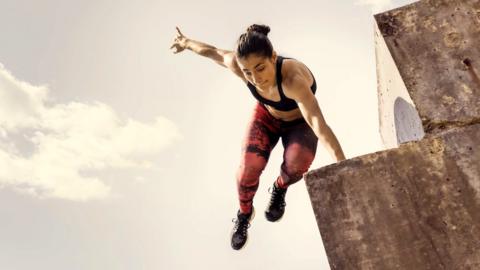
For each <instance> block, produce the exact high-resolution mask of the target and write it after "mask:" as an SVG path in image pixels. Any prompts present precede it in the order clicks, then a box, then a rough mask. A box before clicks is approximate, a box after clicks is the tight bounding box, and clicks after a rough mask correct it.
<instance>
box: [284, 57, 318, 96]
mask: <svg viewBox="0 0 480 270" xmlns="http://www.w3.org/2000/svg"><path fill="white" fill-rule="evenodd" d="M312 84H313V76H312V74H311V73H310V71H309V69H308V68H307V66H306V65H305V64H304V63H302V62H300V61H298V60H295V59H284V60H283V64H282V86H283V88H284V93H285V95H286V96H287V97H289V98H290V95H291V96H295V93H293V92H294V91H298V88H303V89H305V87H307V88H310V86H311V85H312Z"/></svg>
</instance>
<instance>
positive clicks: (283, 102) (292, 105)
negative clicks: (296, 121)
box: [247, 55, 317, 111]
mask: <svg viewBox="0 0 480 270" xmlns="http://www.w3.org/2000/svg"><path fill="white" fill-rule="evenodd" d="M283 59H293V58H289V57H282V56H280V55H279V56H277V63H276V74H277V76H276V80H277V88H278V93H279V94H280V101H272V100H269V99H266V98H264V97H262V96H261V95H260V94H258V92H257V88H256V87H255V86H254V85H253V84H251V83H250V82H247V86H248V88H249V89H250V92H252V94H253V96H254V97H255V98H256V99H257V100H258V101H260V102H262V103H264V104H267V105H269V106H272V107H273V108H275V109H277V110H279V111H290V110H294V109H296V108H298V105H297V102H296V101H295V100H293V99H291V98H288V97H286V96H285V95H284V94H283V89H282V63H283ZM309 71H310V70H309ZM310 74H312V72H311V71H310ZM312 77H313V84H312V86H311V87H310V89H312V92H313V93H314V94H315V91H316V90H317V83H316V81H315V77H314V76H313V74H312Z"/></svg>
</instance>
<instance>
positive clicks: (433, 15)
mask: <svg viewBox="0 0 480 270" xmlns="http://www.w3.org/2000/svg"><path fill="white" fill-rule="evenodd" d="M375 20H376V24H377V25H378V29H379V33H380V34H381V36H382V37H383V39H384V41H385V44H386V46H387V47H388V53H390V54H391V57H392V59H393V60H394V62H395V65H396V67H397V68H398V72H399V74H400V76H401V78H402V80H403V84H404V85H405V87H406V89H407V90H408V92H409V94H410V97H411V100H412V101H413V104H412V105H413V106H414V107H415V108H416V110H417V111H418V114H419V117H420V119H421V122H422V125H423V128H424V131H425V132H426V133H427V135H429V134H435V133H436V132H438V131H439V130H442V129H448V128H450V127H455V126H464V125H469V124H472V123H478V122H480V79H479V77H480V46H479V44H480V1H479V0H423V1H419V2H416V3H414V4H411V5H408V6H405V7H402V8H398V9H394V10H391V11H388V12H385V13H381V14H377V15H375ZM377 41H378V38H377ZM377 49H378V46H377ZM377 52H378V51H377ZM382 53H383V55H387V54H388V53H387V52H386V51H385V50H383V51H381V52H380V54H382ZM377 60H378V53H377ZM380 60H381V61H383V60H385V59H380ZM381 61H380V62H381ZM387 61H388V59H387ZM377 63H378V61H377ZM380 68H381V66H380ZM387 68H388V66H387ZM383 74H387V77H383V78H379V80H385V79H386V80H387V81H388V79H390V78H388V76H390V77H392V78H395V76H396V75H395V73H394V72H393V73H389V71H388V70H385V72H384V73H383ZM379 75H381V72H380V73H379ZM393 84H394V85H393V86H392V87H401V84H400V83H398V82H394V83H393ZM379 91H380V92H381V93H386V89H379ZM392 91H397V89H393V90H392ZM402 91H403V90H402V89H398V92H399V93H401V92H402ZM404 99H405V98H404ZM405 101H406V103H408V104H410V101H409V99H405ZM381 102H382V101H381V99H379V103H381ZM380 105H381V106H382V104H380ZM385 106H389V107H385ZM391 109H392V108H391V102H387V103H385V104H384V108H383V109H382V108H381V110H383V111H388V110H391ZM381 114H382V112H381V113H380V115H381ZM385 117H387V119H383V125H385V126H389V125H391V123H393V122H394V119H393V118H392V117H391V116H389V115H388V114H387V115H386V116H385ZM388 117H390V118H388ZM384 132H386V135H385V136H383V137H387V138H391V134H392V133H391V132H392V131H391V130H386V131H384ZM409 132H410V131H408V130H407V131H406V133H407V134H409ZM389 136H390V137H389ZM407 137H408V136H407ZM388 146H389V145H388V144H387V147H388Z"/></svg>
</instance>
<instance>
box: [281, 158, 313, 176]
mask: <svg viewBox="0 0 480 270" xmlns="http://www.w3.org/2000/svg"><path fill="white" fill-rule="evenodd" d="M310 165H311V161H307V162H299V161H293V162H287V163H285V164H284V165H283V166H282V170H283V172H284V173H285V174H286V175H287V176H288V177H289V178H291V179H295V180H298V179H300V178H302V177H303V174H304V173H306V172H307V171H308V169H309V168H310Z"/></svg>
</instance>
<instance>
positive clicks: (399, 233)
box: [305, 124, 480, 270]
mask: <svg viewBox="0 0 480 270" xmlns="http://www.w3.org/2000/svg"><path fill="white" fill-rule="evenodd" d="M479 142H480V124H476V125H472V126H469V127H465V128H457V129H450V130H448V131H446V132H444V133H442V134H438V137H430V138H428V139H423V140H421V141H413V142H408V143H404V144H401V145H400V147H399V148H396V149H389V150H385V151H381V152H376V153H373V154H369V155H364V156H360V157H356V158H353V159H349V160H346V161H342V162H339V163H337V164H332V165H329V166H326V167H323V168H320V169H317V170H313V171H310V172H308V173H307V174H305V181H306V183H307V188H308V192H309V195H310V199H311V202H312V206H313V209H314V212H315V217H316V219H317V223H318V227H319V229H320V233H321V236H322V239H323V242H324V246H325V250H326V252H327V256H328V259H329V262H330V266H331V269H356V270H357V269H382V270H383V269H409V270H410V269H472V270H473V269H480V174H479V172H480V144H479Z"/></svg>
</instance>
